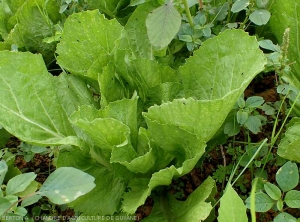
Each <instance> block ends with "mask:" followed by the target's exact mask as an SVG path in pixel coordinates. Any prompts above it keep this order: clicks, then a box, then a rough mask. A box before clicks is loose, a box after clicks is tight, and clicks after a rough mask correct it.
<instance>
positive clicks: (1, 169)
mask: <svg viewBox="0 0 300 222" xmlns="http://www.w3.org/2000/svg"><path fill="white" fill-rule="evenodd" d="M7 171H8V166H7V163H6V162H5V160H1V161H0V184H2V183H3V181H4V178H5V175H6V173H7Z"/></svg>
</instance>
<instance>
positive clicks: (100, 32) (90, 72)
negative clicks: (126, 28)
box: [57, 10, 122, 80]
mask: <svg viewBox="0 0 300 222" xmlns="http://www.w3.org/2000/svg"><path fill="white" fill-rule="evenodd" d="M121 31H122V26H121V25H120V24H119V23H118V22H117V21H116V20H114V19H112V20H108V19H106V18H105V17H104V15H101V14H100V13H99V11H97V10H95V11H86V12H81V13H75V14H73V15H71V16H70V17H69V18H68V19H67V20H66V23H65V24H64V31H63V34H62V37H61V41H60V43H59V44H58V45H57V53H58V55H59V56H58V57H57V62H58V63H59V65H60V66H62V67H63V68H64V69H66V70H68V71H69V72H71V73H72V74H76V75H82V76H87V77H89V78H92V79H94V80H98V73H101V72H102V68H103V67H104V66H106V65H107V64H108V60H109V58H110V55H111V54H112V52H113V50H114V48H115V45H116V44H117V43H116V42H117V40H118V39H119V38H120V37H121Z"/></svg>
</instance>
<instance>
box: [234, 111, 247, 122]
mask: <svg viewBox="0 0 300 222" xmlns="http://www.w3.org/2000/svg"><path fill="white" fill-rule="evenodd" d="M236 118H237V122H238V123H239V124H241V125H243V124H244V123H245V122H246V121H247V119H248V112H245V111H242V110H239V111H237V113H236Z"/></svg>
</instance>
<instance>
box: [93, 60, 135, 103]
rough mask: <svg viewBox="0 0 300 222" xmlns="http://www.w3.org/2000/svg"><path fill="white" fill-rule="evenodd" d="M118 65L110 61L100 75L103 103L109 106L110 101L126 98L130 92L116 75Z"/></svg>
mask: <svg viewBox="0 0 300 222" xmlns="http://www.w3.org/2000/svg"><path fill="white" fill-rule="evenodd" d="M116 76H117V73H116V67H115V65H114V64H113V63H109V64H108V65H107V66H106V67H104V68H103V72H102V74H101V75H99V76H98V82H99V86H100V93H101V105H102V106H103V107H104V106H107V105H108V103H110V102H114V101H117V100H121V99H123V98H126V96H127V95H128V94H129V92H128V89H126V88H125V86H124V85H123V84H122V82H120V81H119V80H118V78H117V77H116Z"/></svg>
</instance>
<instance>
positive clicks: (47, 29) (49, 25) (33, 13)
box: [5, 0, 60, 64]
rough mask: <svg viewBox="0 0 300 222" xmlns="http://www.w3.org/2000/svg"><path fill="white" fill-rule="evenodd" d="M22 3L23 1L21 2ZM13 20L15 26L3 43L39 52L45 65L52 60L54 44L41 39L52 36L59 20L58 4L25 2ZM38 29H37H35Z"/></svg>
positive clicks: (35, 1) (41, 1)
mask: <svg viewBox="0 0 300 222" xmlns="http://www.w3.org/2000/svg"><path fill="white" fill-rule="evenodd" d="M23 2H24V1H23ZM13 19H14V20H15V24H14V25H15V26H14V28H13V29H12V31H11V32H10V33H9V35H8V36H7V39H6V41H5V43H7V44H8V45H9V46H10V45H12V44H16V45H17V46H18V48H24V49H26V50H27V51H31V52H40V53H41V54H42V55H43V57H44V59H45V61H46V64H49V63H51V62H52V61H53V59H54V51H55V47H56V44H55V43H52V44H47V43H44V42H43V39H44V38H46V37H50V36H52V35H54V30H55V28H54V24H56V23H57V22H58V21H59V20H60V14H59V4H58V3H57V1H55V0H49V1H47V3H46V4H45V1H44V0H27V1H25V2H24V4H23V5H22V7H20V8H19V9H18V10H17V11H16V14H15V15H14V17H13ZM37 27H39V28H37Z"/></svg>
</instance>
